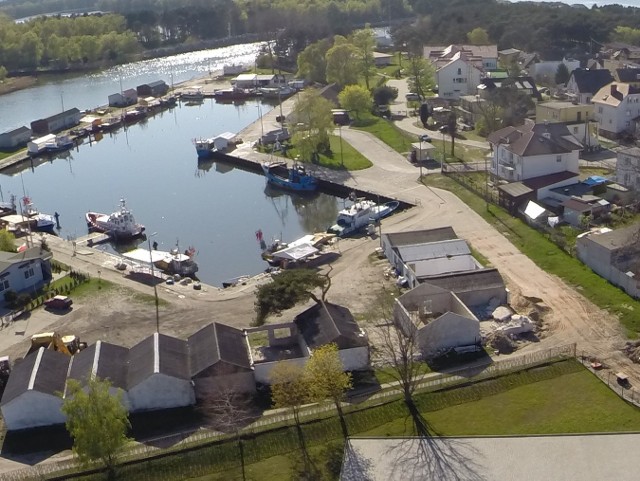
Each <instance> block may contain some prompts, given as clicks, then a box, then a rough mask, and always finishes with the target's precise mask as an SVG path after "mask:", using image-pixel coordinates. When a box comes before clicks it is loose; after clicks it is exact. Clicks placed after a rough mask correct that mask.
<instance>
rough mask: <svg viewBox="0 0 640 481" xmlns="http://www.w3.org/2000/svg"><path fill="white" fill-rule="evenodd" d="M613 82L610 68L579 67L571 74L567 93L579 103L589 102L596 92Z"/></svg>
mask: <svg viewBox="0 0 640 481" xmlns="http://www.w3.org/2000/svg"><path fill="white" fill-rule="evenodd" d="M611 82H613V76H612V75H611V72H609V70H606V69H584V68H577V69H575V70H574V71H573V72H571V75H570V76H569V81H568V82H567V93H568V94H569V96H570V97H571V98H572V99H573V100H575V101H577V102H578V103H580V104H589V103H591V99H592V98H593V96H594V95H595V94H596V92H598V90H600V89H601V88H602V87H604V86H605V85H608V84H610V83H611Z"/></svg>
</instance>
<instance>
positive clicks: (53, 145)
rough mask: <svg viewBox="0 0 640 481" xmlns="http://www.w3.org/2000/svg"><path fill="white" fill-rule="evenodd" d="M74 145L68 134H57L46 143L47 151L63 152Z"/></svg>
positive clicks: (45, 148)
mask: <svg viewBox="0 0 640 481" xmlns="http://www.w3.org/2000/svg"><path fill="white" fill-rule="evenodd" d="M71 147H73V140H71V137H69V136H68V135H56V137H55V138H54V139H52V140H51V141H50V142H47V143H46V144H45V145H44V150H45V152H49V153H53V152H62V151H65V150H69V149H70V148H71Z"/></svg>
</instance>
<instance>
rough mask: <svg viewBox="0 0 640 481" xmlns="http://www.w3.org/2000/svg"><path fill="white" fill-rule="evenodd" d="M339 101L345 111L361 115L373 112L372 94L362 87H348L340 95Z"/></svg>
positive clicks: (357, 116) (358, 116) (357, 115)
mask: <svg viewBox="0 0 640 481" xmlns="http://www.w3.org/2000/svg"><path fill="white" fill-rule="evenodd" d="M338 100H339V102H340V105H341V106H342V108H343V109H346V110H349V111H350V112H355V114H356V118H358V119H359V118H360V114H361V113H364V112H368V111H370V110H371V94H370V93H369V90H368V89H366V88H364V87H362V86H360V85H347V86H346V87H345V88H344V89H343V90H342V91H341V92H340V93H339V94H338Z"/></svg>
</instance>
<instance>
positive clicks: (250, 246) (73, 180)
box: [0, 46, 342, 285]
mask: <svg viewBox="0 0 640 481" xmlns="http://www.w3.org/2000/svg"><path fill="white" fill-rule="evenodd" d="M243 47H245V46H239V47H238V49H242V48H243ZM171 59H172V58H171V57H170V58H168V59H163V60H162V61H163V62H167V63H171V62H172V60H171ZM240 60H241V58H239V57H229V56H228V57H227V58H226V59H225V63H233V62H234V61H235V62H238V61H240ZM173 65H174V66H175V63H173ZM198 65H200V66H196V67H197V68H202V65H206V68H208V65H209V63H208V62H206V61H203V62H200V64H198ZM121 69H122V70H123V71H128V70H127V69H129V70H131V71H134V70H135V69H136V64H132V65H130V66H124V67H121ZM141 70H142V69H141ZM183 70H184V72H185V73H183V74H182V75H184V76H185V77H186V78H192V77H194V76H196V75H198V71H194V70H192V71H188V68H187V67H184V69H183ZM204 74H205V75H206V72H204ZM150 75H152V74H151V73H150V72H143V73H142V74H141V76H140V77H136V76H134V75H133V74H131V76H129V82H128V85H138V84H140V83H143V82H144V81H148V80H150V79H152V78H153V79H155V78H157V76H156V77H150ZM143 79H144V80H143ZM82 82H85V84H84V86H81V85H80V84H82ZM93 82H94V79H93V78H91V77H90V78H86V79H84V80H83V79H80V78H76V79H65V80H62V81H60V83H58V84H47V85H45V86H39V87H35V88H33V89H29V90H25V91H23V92H19V93H20V94H21V97H22V98H25V97H29V92H31V94H32V95H33V96H36V97H41V96H43V95H46V93H43V90H44V91H45V92H46V91H51V90H56V89H64V98H65V104H66V103H67V102H68V105H65V107H66V108H69V107H71V106H76V105H77V106H78V107H79V108H80V107H81V106H82V105H81V104H80V103H79V102H75V101H74V95H73V90H75V89H78V91H83V92H84V89H89V88H91V87H90V85H92V83H93ZM117 82H119V80H118V81H117ZM69 85H74V87H73V88H72V90H71V91H69V90H68V86H69ZM125 88H127V87H126V86H125ZM42 89H43V90H42ZM113 90H114V89H113V85H111V88H110V90H109V92H112V91H113ZM117 90H119V88H116V91H117ZM17 93H18V92H17ZM10 95H11V96H13V95H15V94H10ZM107 95H108V94H107V93H104V92H101V93H99V94H98V97H97V98H95V99H94V100H93V102H94V104H95V105H98V104H100V103H103V101H104V99H106V96H107ZM5 97H9V96H0V102H1V103H0V106H1V108H2V110H1V111H2V113H3V115H1V116H0V119H2V121H3V122H4V123H5V125H6V124H7V115H4V114H5V113H9V115H8V116H11V117H13V118H15V119H23V118H27V117H28V118H29V119H31V120H33V119H34V118H37V117H38V116H36V115H32V114H30V113H29V110H30V107H29V106H28V105H27V106H24V108H23V105H22V103H21V102H20V101H16V100H15V98H14V99H11V98H5ZM8 105H14V107H7V106H8ZM85 105H86V104H85ZM6 108H10V110H5V109H6ZM266 108H270V107H266V106H262V108H258V101H256V100H252V101H247V102H245V103H242V104H238V105H234V104H218V103H216V102H215V101H214V100H213V99H206V100H205V101H204V102H203V103H202V104H199V105H189V106H187V105H185V104H182V105H181V104H178V105H177V106H176V107H175V108H173V109H171V110H166V111H164V112H161V113H159V114H156V115H155V116H153V117H150V118H149V119H147V120H145V121H143V122H140V123H138V124H134V125H131V126H129V127H127V128H126V130H125V129H120V130H118V131H116V132H114V133H111V134H104V136H103V138H102V139H101V140H99V141H97V142H91V143H89V142H88V141H87V140H86V139H85V143H84V144H83V145H80V146H79V148H77V149H74V150H72V151H69V152H66V153H64V154H61V155H59V156H58V157H55V158H50V159H46V158H42V159H38V160H36V161H34V162H33V163H29V162H27V163H25V164H22V165H20V166H18V167H16V168H13V169H10V170H6V171H4V172H3V173H2V174H3V175H2V176H0V188H1V190H0V194H1V196H2V198H3V199H4V200H5V201H7V200H8V198H9V196H10V195H11V194H13V195H15V196H16V197H17V198H18V199H20V198H22V197H23V196H24V195H25V194H26V195H27V196H29V197H30V199H31V200H32V201H33V202H34V204H35V205H36V207H38V208H39V209H40V210H41V211H43V212H46V213H50V214H53V213H54V212H58V213H59V214H60V224H61V229H60V230H59V231H58V235H60V236H61V237H63V238H65V239H69V240H73V239H74V238H77V237H79V236H82V235H84V234H86V233H87V227H86V222H85V213H86V212H87V211H98V212H105V213H110V212H112V211H114V210H116V209H117V207H118V203H119V200H120V199H121V198H124V199H126V202H127V206H128V207H130V209H131V210H132V212H133V214H134V216H135V217H136V220H137V221H138V222H140V223H142V224H144V225H145V226H146V232H147V234H148V235H151V234H154V233H156V234H155V235H154V236H153V238H152V239H151V242H153V241H155V242H157V243H158V249H161V250H170V249H171V248H173V247H175V246H176V245H178V247H179V248H180V250H181V251H184V250H185V249H187V248H188V247H190V246H193V247H194V248H195V250H196V252H197V254H196V261H197V262H198V264H199V267H200V270H199V272H198V277H199V278H200V279H201V280H202V281H203V282H206V283H208V284H213V285H221V283H222V282H223V281H225V280H228V279H231V278H234V277H237V276H241V275H249V274H257V273H259V272H261V271H263V270H264V269H265V268H266V267H267V264H266V263H265V262H264V261H263V260H262V259H261V258H260V252H261V249H260V243H259V241H258V239H257V232H258V231H261V232H262V235H263V238H264V240H265V241H266V242H267V243H269V242H270V241H271V240H272V239H275V238H278V239H283V240H294V239H296V238H298V237H300V236H302V235H304V234H306V233H312V232H316V231H324V230H325V229H326V228H327V227H328V226H329V225H331V224H332V223H333V222H334V220H335V218H336V215H337V212H338V210H339V208H341V207H342V201H341V200H340V199H337V198H335V197H333V196H329V195H325V194H321V193H318V194H313V195H311V196H308V195H306V196H299V195H296V194H290V193H286V192H284V191H280V190H278V189H275V188H272V187H270V186H267V185H266V183H265V179H264V177H263V176H262V175H257V174H254V173H249V172H246V171H243V170H240V169H238V168H236V167H234V166H233V165H230V164H224V163H220V162H213V161H206V162H202V161H198V158H197V155H196V152H195V147H194V145H193V143H192V139H194V138H198V137H211V136H213V135H215V134H219V133H222V132H226V131H229V132H239V131H240V130H242V128H244V127H245V126H247V125H248V124H249V123H251V122H254V121H256V120H257V119H258V118H259V113H260V112H261V111H262V112H264V111H265V109H266ZM14 114H15V115H14ZM42 115H46V114H45V113H43V114H42ZM20 122H21V123H27V121H26V120H24V121H23V120H20ZM0 130H2V129H1V128H0ZM141 247H147V243H146V242H145V243H144V246H141ZM101 248H107V249H110V247H108V246H103V247H101Z"/></svg>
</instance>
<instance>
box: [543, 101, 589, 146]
mask: <svg viewBox="0 0 640 481" xmlns="http://www.w3.org/2000/svg"><path fill="white" fill-rule="evenodd" d="M536 123H539V124H542V123H561V124H564V125H566V126H567V128H568V129H569V132H570V133H571V135H572V136H573V137H574V138H575V140H576V141H577V142H579V143H580V144H582V145H583V146H584V148H585V150H593V149H594V148H597V147H598V146H599V141H598V136H597V129H598V124H597V122H596V121H595V118H594V113H593V105H592V104H580V103H577V102H566V101H557V100H552V101H549V102H542V103H539V104H537V105H536Z"/></svg>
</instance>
